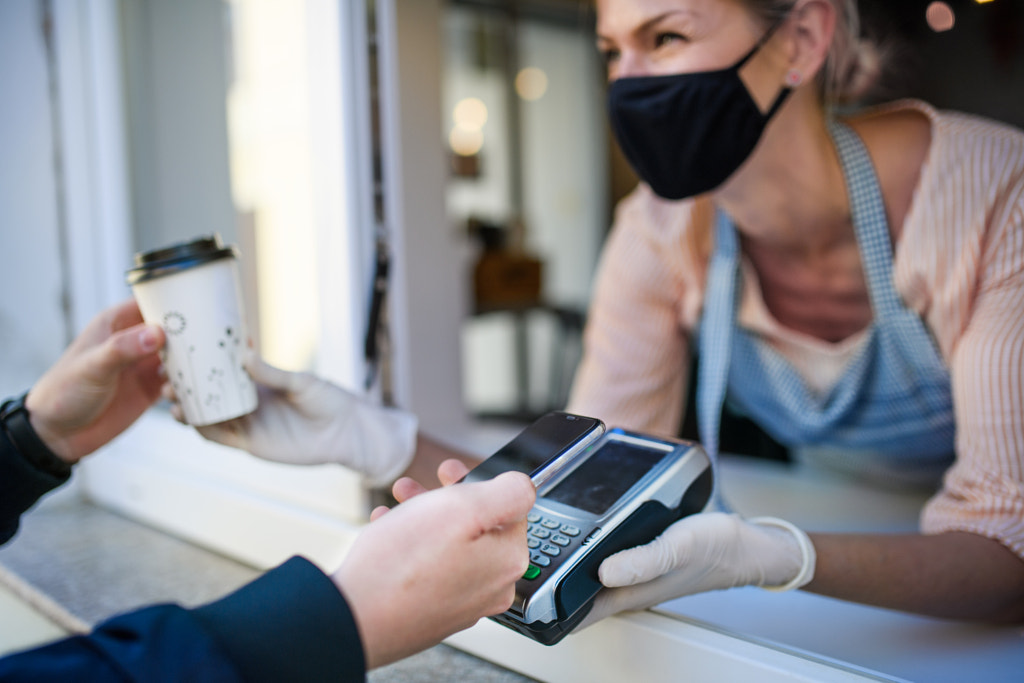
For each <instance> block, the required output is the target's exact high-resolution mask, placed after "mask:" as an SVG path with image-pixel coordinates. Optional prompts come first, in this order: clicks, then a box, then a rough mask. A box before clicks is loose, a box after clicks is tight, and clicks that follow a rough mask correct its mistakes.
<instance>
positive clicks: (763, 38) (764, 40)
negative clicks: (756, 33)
mask: <svg viewBox="0 0 1024 683" xmlns="http://www.w3.org/2000/svg"><path fill="white" fill-rule="evenodd" d="M788 18H789V11H788V10H787V11H786V13H785V14H783V15H782V16H781V17H779V18H778V19H776V20H775V21H774V22H772V25H771V26H769V27H768V30H767V31H765V32H764V35H763V36H761V38H760V39H759V40H758V41H757V42H756V43H754V47H752V48H750V51H749V52H747V54H745V55H743V57H742V58H741V59H740V61H738V62H736V65H735V66H734V67H733V69H734V70H736V71H739V70H740V69H742V68H743V65H744V64H746V63H747V62H749V61H750V58H751V57H753V56H754V55H755V54H757V51H758V50H760V49H761V48H762V47H764V44H765V43H767V42H768V41H769V40H771V37H772V36H773V35H774V34H775V32H776V31H777V30H778V28H779V27H780V26H782V24H784V23H785V22H786V19H788Z"/></svg>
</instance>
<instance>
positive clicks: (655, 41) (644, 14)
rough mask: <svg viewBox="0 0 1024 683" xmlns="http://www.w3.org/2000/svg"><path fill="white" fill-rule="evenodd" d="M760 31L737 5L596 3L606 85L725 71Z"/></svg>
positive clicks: (708, 1)
mask: <svg viewBox="0 0 1024 683" xmlns="http://www.w3.org/2000/svg"><path fill="white" fill-rule="evenodd" d="M764 31H765V27H764V26H763V25H761V24H760V23H758V22H757V21H756V20H755V18H754V16H753V15H752V14H750V12H749V11H748V10H746V8H744V7H743V5H742V4H740V3H739V2H738V1H737V0H597V47H598V50H600V51H601V53H602V54H603V55H604V57H605V59H606V60H607V64H608V79H609V80H615V79H617V78H624V77H627V76H657V75H665V74H675V73H685V72H691V71H711V70H715V69H723V68H727V67H729V66H731V65H733V64H734V63H736V62H737V61H739V59H740V58H741V57H743V55H744V54H746V53H747V51H749V50H750V48H751V47H752V46H753V45H754V43H756V42H757V40H758V39H760V38H761V36H762V35H763V34H764Z"/></svg>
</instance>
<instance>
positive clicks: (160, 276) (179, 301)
mask: <svg viewBox="0 0 1024 683" xmlns="http://www.w3.org/2000/svg"><path fill="white" fill-rule="evenodd" d="M128 284H130V285H131V287H132V293H133V294H134V295H135V300H136V301H137V302H138V304H139V308H140V309H141V311H142V317H143V319H144V320H145V321H146V322H147V323H151V324H154V325H160V326H161V327H162V328H163V329H164V333H165V335H166V338H167V342H166V344H165V346H164V350H163V362H164V367H165V369H166V370H167V378H168V380H169V381H170V382H171V384H172V385H173V386H174V390H175V392H176V393H177V395H178V401H179V402H180V404H181V407H182V410H183V411H184V413H185V419H186V421H187V422H188V423H189V424H191V425H194V426H196V427H201V426H203V425H208V424H214V423H216V422H223V421H225V420H230V419H232V418H235V417H239V416H241V415H245V414H247V413H250V412H252V411H253V410H255V409H256V386H255V385H254V384H253V381H252V379H251V378H250V377H249V374H248V373H247V372H246V371H245V369H244V368H243V367H242V358H243V355H244V351H245V347H246V343H247V340H248V338H249V334H248V330H247V328H246V322H245V313H244V311H245V307H244V306H243V300H242V291H241V285H240V280H239V275H238V254H237V252H236V250H235V248H234V247H232V246H224V245H223V244H221V240H220V237H219V236H217V235H214V236H207V237H200V238H197V239H195V240H193V241H191V242H183V243H180V244H175V245H172V246H169V247H164V248H162V249H155V250H153V251H147V252H140V253H138V254H136V255H135V267H134V268H132V269H131V270H129V271H128Z"/></svg>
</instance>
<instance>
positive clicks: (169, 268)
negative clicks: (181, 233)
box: [127, 235, 238, 285]
mask: <svg viewBox="0 0 1024 683" xmlns="http://www.w3.org/2000/svg"><path fill="white" fill-rule="evenodd" d="M237 257H238V252H237V251H236V250H235V248H234V247H233V246H224V245H223V244H222V243H221V240H220V235H207V236H203V237H197V238H196V239H194V240H191V241H189V242H179V243H178V244H172V245H171V246H168V247H161V248H159V249H154V250H152V251H143V252H139V253H137V254H135V267H134V268H132V269H131V270H129V271H128V276H127V277H128V284H130V285H134V284H137V283H139V282H145V281H147V280H154V279H156V278H158V277H164V276H166V275H171V274H173V273H177V272H180V271H182V270H187V269H189V268H194V267H196V266H199V265H202V264H204V263H209V262H211V261H216V260H218V259H223V258H237Z"/></svg>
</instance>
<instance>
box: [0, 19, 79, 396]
mask: <svg viewBox="0 0 1024 683" xmlns="http://www.w3.org/2000/svg"><path fill="white" fill-rule="evenodd" d="M39 5H40V3H38V2H36V0H3V2H0V64H3V65H4V66H3V68H0V102H2V103H3V106H0V150H2V151H3V152H2V154H0V291H2V292H4V293H5V294H4V295H3V296H2V297H0V394H3V395H4V396H8V395H13V394H15V393H20V392H21V391H23V390H25V389H27V388H28V387H29V386H30V384H31V383H32V382H33V381H34V380H35V379H36V378H37V377H38V375H39V374H40V373H42V372H43V371H44V370H45V369H46V368H47V367H48V366H49V365H50V364H51V363H52V362H53V361H54V360H55V359H56V358H57V356H58V355H59V354H60V351H61V350H62V349H63V348H64V344H65V343H66V341H67V330H66V327H65V320H64V315H63V313H62V311H63V302H62V292H61V290H62V280H61V268H60V247H59V244H60V240H59V229H58V221H59V216H58V211H57V206H58V204H57V196H58V187H57V180H56V176H55V175H54V167H55V159H54V153H55V149H54V139H53V128H52V125H53V118H52V110H51V107H50V100H49V92H48V88H49V77H48V72H47V60H46V46H45V43H44V40H43V31H42V17H41V16H40V10H39Z"/></svg>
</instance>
